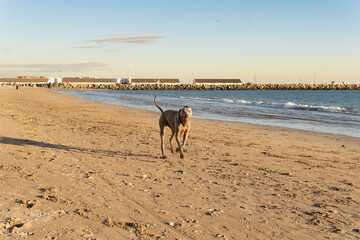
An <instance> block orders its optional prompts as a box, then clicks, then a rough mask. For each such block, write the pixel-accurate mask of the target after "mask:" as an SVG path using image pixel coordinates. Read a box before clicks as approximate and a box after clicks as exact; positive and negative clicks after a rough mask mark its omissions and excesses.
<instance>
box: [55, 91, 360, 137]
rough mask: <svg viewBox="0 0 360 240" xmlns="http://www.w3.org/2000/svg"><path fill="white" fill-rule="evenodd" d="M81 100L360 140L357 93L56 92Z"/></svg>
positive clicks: (358, 96)
mask: <svg viewBox="0 0 360 240" xmlns="http://www.w3.org/2000/svg"><path fill="white" fill-rule="evenodd" d="M58 92H60V93H63V94H68V95H73V96H77V97H79V98H81V99H86V100H95V101H100V102H104V103H108V104H117V105H124V106H128V107H132V108H138V109H143V110H149V111H154V112H159V110H158V109H157V108H156V106H155V105H154V102H153V100H154V96H155V95H157V102H158V104H159V105H160V106H161V107H162V108H163V109H164V110H167V109H180V108H181V107H183V106H190V107H192V109H193V118H201V119H213V120H223V121H231V122H244V123H253V124H261V125H269V126H279V127H287V128H292V129H300V130H307V131H313V132H323V133H331V134H335V135H345V136H351V137H358V138H359V137H360V91H349V90H346V91H339V90H338V91H335V90H334V91H332V90H330V91H297V90H291V91H289V90H288V91H286V90H285V91H275V90H274V91H271V90H266V91H259V90H255V91H251V90H250V91H249V90H246V91H244V90H231V91H215V90H214V91H204V90H169V91H167V90H154V91H152V90H129V91H112V90H104V91H102V90H94V91H92V90H81V91H73V90H67V91H58Z"/></svg>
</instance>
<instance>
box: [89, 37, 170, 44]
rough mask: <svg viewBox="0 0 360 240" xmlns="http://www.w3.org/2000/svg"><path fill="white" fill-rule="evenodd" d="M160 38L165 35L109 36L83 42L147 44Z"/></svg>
mask: <svg viewBox="0 0 360 240" xmlns="http://www.w3.org/2000/svg"><path fill="white" fill-rule="evenodd" d="M162 38H165V37H164V36H135V37H109V38H101V39H95V40H87V41H85V42H96V43H136V44H148V43H151V42H154V41H156V40H158V39H162Z"/></svg>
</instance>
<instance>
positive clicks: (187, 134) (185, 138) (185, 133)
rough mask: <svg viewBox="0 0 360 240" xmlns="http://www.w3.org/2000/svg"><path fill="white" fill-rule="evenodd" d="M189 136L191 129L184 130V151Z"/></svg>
mask: <svg viewBox="0 0 360 240" xmlns="http://www.w3.org/2000/svg"><path fill="white" fill-rule="evenodd" d="M188 136H189V131H188V130H186V131H185V132H184V138H183V145H182V147H183V151H185V144H186V141H187V139H188Z"/></svg>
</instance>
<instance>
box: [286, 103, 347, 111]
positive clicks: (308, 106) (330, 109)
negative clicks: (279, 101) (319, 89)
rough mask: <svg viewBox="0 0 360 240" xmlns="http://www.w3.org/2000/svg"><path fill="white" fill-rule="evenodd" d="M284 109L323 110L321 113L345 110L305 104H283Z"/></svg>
mask: <svg viewBox="0 0 360 240" xmlns="http://www.w3.org/2000/svg"><path fill="white" fill-rule="evenodd" d="M285 108H295V109H304V110H306V109H309V110H320V111H321V110H323V111H331V112H339V111H344V110H346V108H343V107H335V106H322V105H320V106H316V105H307V104H296V103H293V102H287V103H285Z"/></svg>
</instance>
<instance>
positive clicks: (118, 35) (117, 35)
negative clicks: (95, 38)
mask: <svg viewBox="0 0 360 240" xmlns="http://www.w3.org/2000/svg"><path fill="white" fill-rule="evenodd" d="M127 35H129V34H124V33H115V34H111V35H103V36H100V37H120V36H127Z"/></svg>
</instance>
